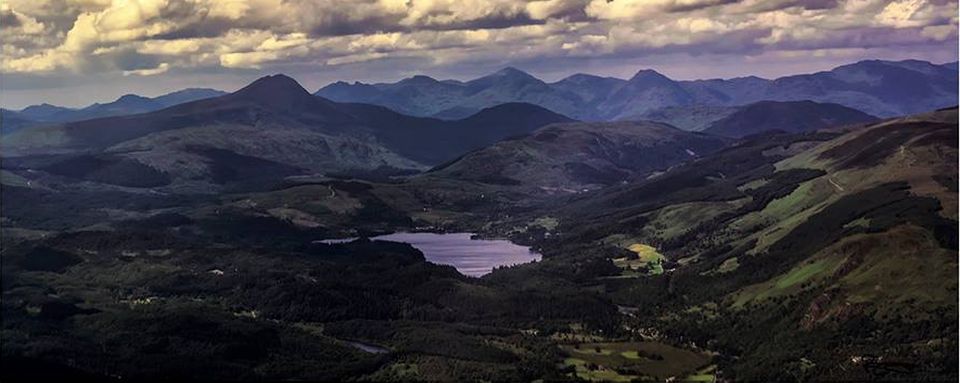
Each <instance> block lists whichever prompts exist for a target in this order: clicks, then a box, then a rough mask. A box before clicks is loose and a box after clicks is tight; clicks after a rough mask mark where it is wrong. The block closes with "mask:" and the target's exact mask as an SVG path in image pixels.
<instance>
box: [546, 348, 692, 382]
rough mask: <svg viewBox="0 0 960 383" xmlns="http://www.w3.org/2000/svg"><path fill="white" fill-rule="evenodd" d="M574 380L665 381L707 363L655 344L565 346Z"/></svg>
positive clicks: (566, 360)
mask: <svg viewBox="0 0 960 383" xmlns="http://www.w3.org/2000/svg"><path fill="white" fill-rule="evenodd" d="M561 348H562V350H563V351H564V352H565V353H566V354H567V355H569V357H568V358H567V359H565V360H564V364H565V365H566V366H573V367H574V368H575V370H576V375H577V377H579V378H581V379H585V380H590V381H631V380H633V379H637V378H644V377H648V378H653V379H656V380H664V379H668V378H670V377H678V376H688V375H692V374H695V373H697V369H698V368H701V367H703V366H704V365H705V364H706V363H708V362H709V360H710V358H709V357H708V356H706V355H703V354H699V353H696V352H693V351H689V350H684V349H680V348H677V347H673V346H670V345H666V344H663V343H656V342H601V343H583V344H579V345H564V346H561Z"/></svg>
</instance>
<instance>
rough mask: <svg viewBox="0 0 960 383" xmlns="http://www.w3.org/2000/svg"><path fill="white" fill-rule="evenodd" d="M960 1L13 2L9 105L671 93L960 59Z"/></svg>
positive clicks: (0, 33)
mask: <svg viewBox="0 0 960 383" xmlns="http://www.w3.org/2000/svg"><path fill="white" fill-rule="evenodd" d="M957 24H958V10H957V1H956V0H888V1H879V0H531V1H520V0H483V1H482V0H350V1H345V0H112V1H111V0H2V1H0V44H2V56H3V57H2V64H0V105H2V106H4V107H7V108H21V107H24V106H27V105H30V104H36V103H41V102H48V103H52V104H57V105H64V106H71V107H76V106H85V105H88V104H91V103H93V102H109V101H112V100H114V99H116V98H117V97H119V96H121V95H123V94H126V93H136V94H140V95H145V96H156V95H160V94H163V93H167V92H170V91H174V90H178V89H182V88H187V87H211V88H217V89H222V90H226V91H233V90H236V89H238V88H240V87H242V86H243V85H245V84H247V83H249V82H250V81H252V80H254V79H256V78H258V77H261V76H264V75H267V74H273V73H286V74H288V75H290V76H292V77H294V78H296V79H297V80H298V81H300V83H301V84H302V85H303V86H304V87H305V88H307V89H308V90H310V91H315V90H317V89H318V88H320V87H322V86H324V85H326V84H328V83H330V82H333V81H337V80H344V81H351V82H352V81H361V82H381V81H390V82H392V81H396V80H399V79H402V78H405V77H409V76H412V75H416V74H425V75H430V76H433V77H436V78H440V79H446V78H454V79H461V80H464V79H470V78H475V77H479V76H481V75H484V74H488V73H491V72H494V71H496V70H498V69H500V68H503V67H505V66H514V67H517V68H520V69H522V70H525V71H527V72H529V73H531V74H533V75H535V76H537V77H539V78H541V79H543V80H545V81H555V80H559V79H561V78H563V77H565V76H567V75H570V74H574V73H591V74H597V75H607V76H615V77H621V78H629V77H630V76H632V75H633V74H634V73H635V72H637V71H638V70H640V69H646V68H652V69H655V70H657V71H659V72H661V73H664V74H665V75H667V76H669V77H671V78H674V79H698V78H728V77H737V76H747V75H758V76H761V77H767V78H774V77H777V76H782V75H787V74H796V73H809V72H815V71H819V70H828V69H830V68H833V67H835V66H838V65H842V64H847V63H851V62H855V61H858V60H862V59H875V58H877V59H890V60H901V59H921V60H928V61H932V62H935V63H943V62H950V61H956V60H957V55H958V36H957Z"/></svg>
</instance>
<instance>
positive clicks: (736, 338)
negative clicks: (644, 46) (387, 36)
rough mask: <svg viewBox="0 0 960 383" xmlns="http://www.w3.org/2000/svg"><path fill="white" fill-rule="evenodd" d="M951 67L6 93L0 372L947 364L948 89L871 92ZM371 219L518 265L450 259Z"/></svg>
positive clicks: (816, 376) (381, 375) (515, 374)
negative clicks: (84, 112) (136, 107)
mask: <svg viewBox="0 0 960 383" xmlns="http://www.w3.org/2000/svg"><path fill="white" fill-rule="evenodd" d="M954 67H955V65H954ZM945 68H947V67H945V66H935V65H931V64H928V63H921V62H899V63H891V62H863V63H858V64H854V65H851V66H848V67H841V68H838V69H835V70H834V71H831V72H823V73H819V74H814V75H804V76H799V77H798V78H793V79H789V78H788V79H778V80H763V79H758V78H741V79H733V80H709V81H701V82H678V81H673V80H670V79H669V78H666V77H664V76H662V75H660V74H658V73H656V72H653V71H641V72H640V73H638V74H637V76H634V78H632V79H630V80H619V79H614V78H602V77H594V76H589V75H576V76H571V77H570V78H568V79H567V80H565V81H561V82H559V83H553V84H547V83H544V82H542V81H539V80H537V79H536V78H533V77H532V76H529V75H527V74H525V73H523V72H520V71H519V70H515V69H507V70H503V71H500V72H498V73H497V74H495V75H491V76H487V77H484V78H481V79H477V80H474V81H469V82H458V81H435V80H432V79H429V78H426V77H415V78H413V79H408V80H409V81H406V82H404V84H403V85H397V84H392V85H391V86H395V87H387V88H390V89H391V92H394V91H396V92H402V93H405V94H406V96H405V97H401V98H400V99H398V100H400V101H403V103H402V104H397V105H377V104H376V103H367V102H354V101H350V102H347V101H343V100H340V101H337V100H331V99H329V98H327V97H325V96H317V95H313V94H311V93H310V92H308V91H307V90H306V89H304V88H303V87H302V86H301V85H300V84H299V83H297V81H295V80H294V79H292V78H290V77H287V76H285V75H271V76H265V77H262V78H260V79H258V80H256V81H254V82H252V83H250V84H248V85H247V86H245V87H243V88H242V89H240V90H238V91H236V92H233V93H229V94H222V95H213V96H212V97H207V98H202V99H197V100H192V101H187V102H181V103H177V104H175V105H170V106H166V107H162V108H160V109H156V110H150V111H145V112H139V113H132V114H123V115H114V116H105V117H98V118H93V119H86V120H80V121H64V122H45V123H42V124H33V125H29V124H30V122H29V121H30V120H29V119H27V118H26V117H24V116H23V113H21V112H15V111H3V116H2V117H0V118H3V121H2V122H0V123H2V124H3V126H4V129H7V128H9V127H10V126H11V125H10V124H11V122H14V123H15V122H17V121H21V122H22V123H24V124H27V125H22V126H21V128H20V129H19V130H16V131H13V132H12V133H9V134H6V135H5V136H4V137H3V138H2V140H0V149H2V150H0V155H2V161H0V185H2V192H0V205H2V210H0V234H2V236H3V240H2V241H0V252H2V255H3V256H2V257H0V266H2V267H0V274H2V278H0V285H2V289H3V299H2V300H0V311H2V317H3V321H0V327H2V334H3V347H2V350H0V352H2V358H0V376H2V379H3V380H4V381H19V380H24V381H29V380H38V379H39V380H45V379H42V378H44V377H46V378H48V379H46V380H57V381H77V380H80V381H85V380H89V381H102V380H111V379H112V380H116V379H118V378H119V377H122V378H123V379H126V380H133V381H137V380H150V379H154V378H155V377H156V376H165V377H171V378H172V379H177V378H180V380H198V379H199V380H224V381H236V380H267V381H272V380H303V381H372V382H375V381H390V382H397V381H442V382H446V381H455V382H459V381H465V382H466V381H498V382H500V381H502V382H513V381H550V382H553V381H558V382H563V381H795V380H796V381H956V380H957V369H956V360H957V357H958V356H957V350H960V347H958V345H957V339H958V338H957V326H956V323H957V313H958V310H957V302H958V300H957V298H958V293H957V263H958V262H957V248H958V237H957V230H958V229H957V227H958V223H957V222H958V211H960V210H958V192H957V191H958V186H957V185H958V183H957V182H958V170H957V164H958V160H957V158H958V155H957V152H958V148H957V143H958V142H960V141H958V126H957V121H958V115H957V108H956V106H953V107H948V108H941V109H936V110H933V109H931V110H926V111H924V112H922V113H917V114H910V115H905V116H897V117H889V116H887V115H884V114H883V113H877V112H876V110H869V109H870V108H871V107H872V106H878V105H879V106H884V107H897V108H908V109H909V108H922V107H924V106H923V105H928V104H929V105H934V104H940V103H949V102H951V98H950V97H946V96H943V95H942V94H941V91H943V90H944V89H946V87H947V86H954V85H956V76H955V75H953V77H950V76H949V75H948V73H947V72H944V69H945ZM947 69H949V68H947ZM951 70H955V69H951ZM951 78H952V79H953V81H954V82H952V83H948V82H947V83H944V84H939V83H937V84H935V83H934V82H933V81H934V80H933V79H942V80H943V79H945V80H950V79H951ZM561 83H562V84H561ZM558 84H560V85H558ZM378 86H379V85H364V86H357V85H346V86H345V87H342V89H341V90H342V91H343V92H344V94H349V93H350V92H351V90H352V89H365V90H364V91H365V92H369V94H370V95H372V96H371V97H374V96H376V97H380V96H382V95H383V94H384V92H383V91H381V90H379V89H378ZM401 88H402V89H401ZM777 89H780V90H777ZM784 89H790V92H794V93H790V92H787V91H786V90H784ZM781 91H783V92H786V93H782V94H791V95H793V96H797V95H803V97H806V98H815V97H813V96H822V97H821V98H820V99H814V100H810V99H801V100H793V99H787V100H783V99H777V97H779V96H777V95H778V94H781V93H777V92H781ZM897 92H900V93H897ZM868 93H869V94H873V96H870V95H869V94H868ZM898 94H899V95H898ZM378 95H380V96H378ZM731 95H734V96H736V97H733V96H731ZM724 97H727V98H724ZM791 97H792V96H791ZM797 97H799V96H797ZM334 98H335V97H334ZM734 98H737V99H738V100H739V101H736V102H734V101H731V100H733V99H734ZM767 98H770V99H767ZM128 99H130V101H134V102H133V104H136V102H135V101H136V99H135V98H128ZM955 99H956V96H955V95H954V96H952V100H953V102H955ZM389 100H390V98H389V97H386V98H383V99H381V100H380V101H389ZM703 100H725V101H723V102H719V101H718V102H717V103H714V104H701V102H702V101H703ZM844 100H845V101H855V102H856V103H860V104H862V105H861V107H859V108H853V107H851V106H850V105H849V102H847V103H844V102H839V101H844ZM380 101H378V102H380ZM546 104H550V105H552V106H547V105H546ZM418 105H424V106H427V107H429V109H430V110H435V112H431V113H420V114H421V115H420V116H414V115H410V114H408V113H412V112H411V111H410V109H406V110H402V109H403V108H416V107H418ZM871 105H872V106H871ZM564 108H567V109H564ZM44 110H46V111H47V112H52V111H54V110H55V108H51V107H38V108H34V109H31V110H30V113H41V112H43V111H44ZM559 110H565V113H570V116H566V115H564V114H560V113H558V111H559ZM581 112H583V113H587V114H578V113H581ZM591 113H592V114H591ZM891 113H892V112H891ZM591 115H593V116H597V115H603V116H612V117H610V118H608V117H604V118H602V120H606V119H611V121H595V120H592V119H591V118H588V117H590V116H591ZM461 116H465V117H461ZM585 116H586V117H585ZM571 117H576V119H575V118H571ZM578 119H579V121H578ZM651 120H652V121H651ZM24 121H25V122H24ZM391 232H392V233H400V232H404V233H407V234H410V235H425V236H430V237H436V238H440V236H441V235H444V234H450V233H460V236H462V237H461V240H459V241H460V242H467V244H463V243H460V242H456V243H454V242H445V241H444V242H442V243H441V244H440V245H439V246H438V247H439V248H440V250H439V252H440V253H441V255H444V256H446V255H451V254H452V251H451V249H453V248H454V247H458V246H465V247H466V248H468V249H469V251H470V252H471V255H472V256H471V257H470V258H471V259H468V260H466V261H465V263H469V262H473V261H480V260H483V261H486V260H487V257H490V256H491V255H494V254H498V253H501V252H502V251H503V250H502V249H503V246H506V245H507V243H505V242H500V241H497V242H481V241H473V240H470V239H467V238H475V237H479V238H487V239H492V238H496V239H508V240H510V241H511V242H513V243H514V244H515V245H522V246H527V247H529V249H530V250H533V251H535V252H537V253H538V254H539V255H540V256H541V257H540V258H539V259H538V260H537V261H535V262H530V263H524V264H518V265H509V264H503V266H499V267H496V268H495V269H493V270H492V272H491V273H490V274H486V275H484V276H481V277H472V276H467V275H464V274H461V272H460V271H458V268H456V267H454V266H452V265H444V264H440V263H442V261H440V260H437V258H430V257H428V256H426V254H425V253H427V250H426V249H427V248H426V247H422V246H423V245H421V244H415V243H409V244H408V243H397V242H392V241H387V240H380V239H376V238H378V237H379V236H380V235H381V234H384V233H391ZM425 232H426V233H425ZM467 233H469V234H467ZM460 236H455V237H460ZM344 238H351V239H346V240H344ZM371 238H373V239H371ZM379 238H382V237H379ZM443 238H451V237H449V236H447V237H443ZM478 245H479V246H478ZM484 245H492V246H494V247H493V248H490V249H489V250H485V248H484V247H483V246H484ZM421 250H422V251H421ZM521 250H523V252H524V253H527V251H526V250H524V249H521ZM473 254H476V256H475V257H474V256H473ZM528 255H529V254H528ZM434 262H436V263H434Z"/></svg>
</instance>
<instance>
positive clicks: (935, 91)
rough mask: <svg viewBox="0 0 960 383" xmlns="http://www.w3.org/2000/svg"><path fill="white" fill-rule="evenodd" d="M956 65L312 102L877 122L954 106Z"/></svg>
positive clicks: (452, 112)
mask: <svg viewBox="0 0 960 383" xmlns="http://www.w3.org/2000/svg"><path fill="white" fill-rule="evenodd" d="M956 68H957V65H956V63H948V64H941V65H937V64H932V63H929V62H925V61H918V60H906V61H882V60H869V61H860V62H857V63H854V64H849V65H844V66H840V67H837V68H834V69H832V70H830V71H824V72H817V73H812V74H800V75H793V76H786V77H781V78H777V79H773V80H768V79H763V78H759V77H754V76H751V77H739V78H733V79H712V80H693V81H677V80H672V79H670V78H668V77H666V76H664V75H662V74H660V73H658V72H656V71H653V70H649V69H645V70H641V71H639V72H637V73H636V75H634V76H633V77H631V78H630V79H627V80H623V79H618V78H612V77H599V76H593V75H588V74H575V75H572V76H569V77H567V78H564V79H562V80H560V81H557V82H553V83H546V82H544V81H542V80H540V79H537V78H536V77H534V76H531V75H530V74H527V73H525V72H523V71H521V70H519V69H516V68H505V69H503V70H500V71H498V72H496V73H493V74H491V75H488V76H484V77H480V78H477V79H474V80H470V81H466V82H462V81H456V80H444V81H440V80H436V79H433V78H431V77H427V76H422V75H420V76H414V77H411V78H407V79H404V80H401V81H398V82H396V83H378V84H364V83H360V82H355V83H352V84H350V83H346V82H335V83H333V84H330V85H327V86H325V87H323V88H321V89H320V90H318V91H317V92H316V93H315V94H316V95H319V96H323V97H326V98H329V99H331V100H334V101H339V102H363V103H370V104H376V105H382V106H386V107H388V108H391V109H394V110H396V111H398V112H401V113H405V114H410V115H415V116H433V117H438V118H458V117H463V116H467V115H469V114H471V113H474V112H476V111H477V110H479V109H482V108H485V107H489V106H493V105H496V104H500V103H504V102H527V103H531V104H535V105H540V106H542V107H544V108H547V109H549V110H552V111H554V112H557V113H560V114H563V115H567V116H570V117H572V118H576V119H578V120H584V121H611V120H622V119H633V118H636V116H638V115H642V114H644V113H649V112H652V111H656V110H659V109H663V108H671V107H707V106H712V107H718V106H740V105H746V104H750V103H754V102H758V101H801V100H812V101H818V102H829V103H836V104H840V105H844V106H847V107H850V108H853V109H857V110H860V111H863V112H865V113H867V114H870V115H874V116H878V117H892V116H900V115H905V114H911V113H919V112H923V111H927V110H932V109H936V108H942V107H948V106H953V105H956V104H957V93H956V87H955V84H956V83H957V79H958V74H957V70H956Z"/></svg>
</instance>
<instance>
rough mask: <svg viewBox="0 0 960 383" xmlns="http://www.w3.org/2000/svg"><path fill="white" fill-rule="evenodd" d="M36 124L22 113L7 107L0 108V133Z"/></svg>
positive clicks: (11, 131)
mask: <svg viewBox="0 0 960 383" xmlns="http://www.w3.org/2000/svg"><path fill="white" fill-rule="evenodd" d="M33 124H36V121H33V120H31V119H29V118H27V117H25V116H24V115H23V114H22V113H18V112H14V111H12V110H9V109H0V135H4V134H10V133H13V132H16V131H17V130H20V129H22V128H24V127H27V126H30V125H33Z"/></svg>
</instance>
